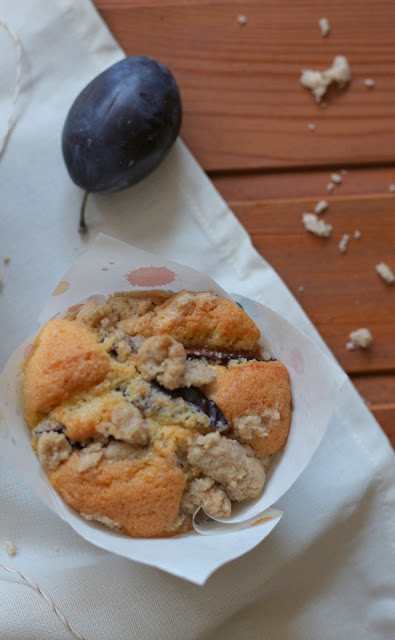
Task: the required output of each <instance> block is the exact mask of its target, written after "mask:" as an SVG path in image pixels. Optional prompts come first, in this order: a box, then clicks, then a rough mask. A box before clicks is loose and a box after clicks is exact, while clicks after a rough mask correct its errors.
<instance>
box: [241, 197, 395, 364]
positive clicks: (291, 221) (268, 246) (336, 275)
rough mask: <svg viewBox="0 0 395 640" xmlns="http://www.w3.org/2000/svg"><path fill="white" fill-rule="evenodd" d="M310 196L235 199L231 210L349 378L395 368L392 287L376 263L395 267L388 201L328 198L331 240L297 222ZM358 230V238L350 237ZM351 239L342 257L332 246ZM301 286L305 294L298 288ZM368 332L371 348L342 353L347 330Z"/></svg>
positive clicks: (391, 212) (391, 206) (394, 233)
mask: <svg viewBox="0 0 395 640" xmlns="http://www.w3.org/2000/svg"><path fill="white" fill-rule="evenodd" d="M315 202H316V199H314V200H313V199H301V200H296V201H295V200H282V201H280V200H278V201H267V202H252V203H249V202H245V203H240V202H233V203H230V206H231V208H232V209H233V211H234V212H235V214H236V215H237V216H238V218H239V220H240V221H241V223H242V224H243V225H244V226H245V227H246V228H247V229H248V231H249V232H250V234H251V237H252V241H253V244H254V245H255V247H256V249H257V250H258V251H259V252H260V253H261V254H262V255H263V256H264V257H265V258H266V260H268V262H269V263H270V264H271V265H272V266H273V267H274V269H276V270H277V272H278V273H279V275H280V276H281V277H282V278H283V279H284V281H285V282H286V284H287V285H288V286H289V288H290V290H291V291H292V293H293V294H294V295H295V296H296V298H297V299H298V300H299V302H300V304H301V305H302V307H303V308H304V310H305V311H306V313H307V315H308V316H309V317H310V318H311V320H312V322H313V323H314V324H315V326H316V327H317V329H318V331H320V333H321V335H322V336H323V338H324V339H325V341H326V342H327V344H328V346H329V347H330V348H331V349H332V351H333V353H334V354H335V356H336V357H337V359H338V360H339V362H340V363H341V365H342V366H343V368H344V369H345V370H346V371H347V372H348V373H359V372H365V373H366V372H385V371H392V372H394V371H395V322H394V318H395V287H394V286H388V285H387V284H385V283H384V282H383V281H382V280H381V279H380V278H379V276H378V275H377V273H376V271H375V265H376V264H377V263H378V262H381V261H384V262H387V263H388V264H389V266H390V267H392V269H393V270H395V252H394V247H395V224H394V200H393V197H392V196H391V195H386V196H381V197H380V196H378V197H374V196H373V197H368V196H366V197H349V198H340V197H332V198H328V202H329V203H330V204H329V209H328V211H327V213H325V214H324V219H325V220H326V221H327V222H329V223H331V224H332V225H333V233H332V237H331V238H329V239H325V238H318V237H316V236H314V235H312V234H311V233H308V232H307V231H305V229H304V227H303V225H302V222H301V219H302V213H303V212H304V211H311V210H312V208H313V206H314V204H315ZM356 229H359V230H360V231H361V234H362V236H361V238H360V239H359V240H357V239H355V238H354V237H353V233H354V231H355V230H356ZM344 233H348V234H350V235H351V236H352V237H351V240H350V244H349V249H348V251H347V253H346V254H342V253H340V252H339V249H338V243H339V240H340V238H341V237H342V235H343V234H344ZM301 286H302V287H303V291H300V290H299V287H301ZM359 327H368V328H369V329H370V330H371V332H372V334H373V336H374V343H373V345H372V346H371V348H370V349H367V350H355V351H348V350H347V349H346V347H345V345H346V342H347V341H348V335H349V333H350V331H352V330H354V329H357V328H359Z"/></svg>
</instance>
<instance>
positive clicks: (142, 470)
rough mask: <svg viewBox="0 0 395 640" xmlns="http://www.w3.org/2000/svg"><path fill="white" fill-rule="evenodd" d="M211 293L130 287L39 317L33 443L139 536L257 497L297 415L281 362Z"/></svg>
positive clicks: (73, 500)
mask: <svg viewBox="0 0 395 640" xmlns="http://www.w3.org/2000/svg"><path fill="white" fill-rule="evenodd" d="M259 338H260V332H259V329H258V327H257V326H256V325H255V323H254V322H253V321H252V320H251V318H250V317H249V316H248V315H247V313H246V312H245V311H244V310H243V309H242V308H241V307H239V306H238V305H237V304H236V303H234V302H233V301H231V300H227V299H224V298H220V297H218V296H217V295H215V294H214V293H213V292H208V291H204V292H197V293H192V292H189V291H180V292H178V293H171V292H162V291H144V292H127V293H125V292H121V293H115V294H114V295H111V296H109V298H108V299H107V300H106V301H105V302H102V303H99V302H95V301H89V302H87V303H85V304H83V305H77V306H76V307H74V308H73V310H72V311H70V312H69V313H68V314H67V315H66V316H65V317H64V318H54V319H52V320H50V321H49V322H48V323H47V324H45V325H44V326H43V328H42V329H41V331H40V332H39V334H38V336H37V339H36V341H35V343H34V346H33V350H32V353H31V355H30V356H29V357H28V358H27V360H26V362H25V365H24V384H23V394H24V406H25V413H26V420H27V422H28V425H29V427H30V429H31V432H32V447H33V450H34V451H35V452H36V454H37V456H38V458H39V460H40V463H41V465H42V468H43V469H44V471H45V473H46V475H47V477H48V479H49V481H50V483H51V485H52V486H53V487H54V489H55V490H56V491H57V492H58V494H59V495H60V496H61V497H62V498H63V500H65V502H67V503H68V504H69V505H70V506H71V507H73V508H74V509H75V510H76V511H78V512H79V513H80V514H81V515H82V516H84V517H85V518H87V519H88V520H96V521H99V522H101V523H103V524H104V525H106V526H108V527H111V528H112V529H114V530H116V531H121V532H123V533H124V534H126V535H128V536H132V537H162V536H173V535H176V534H179V533H182V532H186V531H189V530H190V529H191V528H192V516H193V514H194V513H195V511H196V510H197V509H198V508H200V507H203V508H204V509H205V510H206V512H207V513H209V514H211V515H212V516H214V517H225V518H226V517H228V516H229V515H230V513H231V508H232V503H233V502H240V501H243V500H247V499H251V498H256V497H258V496H259V495H260V494H261V492H262V489H263V486H264V482H265V472H266V471H267V468H268V465H269V463H270V458H271V456H272V455H273V454H274V453H276V452H277V451H279V450H280V449H281V448H282V447H284V445H285V443H286V441H287V437H288V433H289V429H290V423H291V389H290V382H289V375H288V372H287V369H286V368H285V366H284V365H283V364H282V363H281V362H279V361H277V360H270V361H265V360H263V359H262V357H261V354H260V350H259V345H258V340H259Z"/></svg>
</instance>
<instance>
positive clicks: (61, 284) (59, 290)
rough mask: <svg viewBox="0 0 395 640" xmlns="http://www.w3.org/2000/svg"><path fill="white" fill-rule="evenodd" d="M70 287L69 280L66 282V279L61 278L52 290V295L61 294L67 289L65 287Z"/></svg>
mask: <svg viewBox="0 0 395 640" xmlns="http://www.w3.org/2000/svg"><path fill="white" fill-rule="evenodd" d="M69 287H70V282H67V281H66V280H61V281H60V282H59V283H58V285H57V287H56V289H55V291H54V292H53V294H52V295H53V296H61V295H62V293H65V292H66V291H67V289H68V288H69Z"/></svg>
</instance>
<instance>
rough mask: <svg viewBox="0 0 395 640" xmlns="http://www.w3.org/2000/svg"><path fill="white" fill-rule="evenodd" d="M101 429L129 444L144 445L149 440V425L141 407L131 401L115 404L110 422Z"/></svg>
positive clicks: (106, 433) (105, 433) (107, 434)
mask: <svg viewBox="0 0 395 640" xmlns="http://www.w3.org/2000/svg"><path fill="white" fill-rule="evenodd" d="M100 431H101V433H103V435H105V436H112V437H113V438H115V439H116V440H123V441H124V442H126V443H128V444H134V445H144V444H146V443H147V440H148V426H147V424H146V423H145V421H144V420H143V416H142V415H141V413H140V411H139V409H138V408H137V407H135V406H134V405H133V404H130V403H129V402H124V403H120V404H117V405H115V407H114V408H113V410H112V412H111V420H110V422H108V423H105V425H104V426H103V428H101V429H100Z"/></svg>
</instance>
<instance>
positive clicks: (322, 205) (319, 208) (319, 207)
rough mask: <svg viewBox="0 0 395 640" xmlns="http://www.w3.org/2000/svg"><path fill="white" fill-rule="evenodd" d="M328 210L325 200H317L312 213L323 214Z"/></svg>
mask: <svg viewBox="0 0 395 640" xmlns="http://www.w3.org/2000/svg"><path fill="white" fill-rule="evenodd" d="M327 208H328V203H327V201H326V200H319V202H317V204H316V205H315V207H314V213H324V211H326V210H327Z"/></svg>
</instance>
